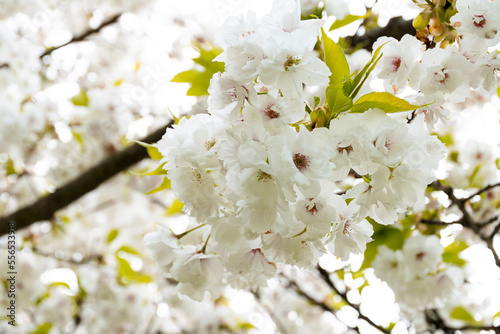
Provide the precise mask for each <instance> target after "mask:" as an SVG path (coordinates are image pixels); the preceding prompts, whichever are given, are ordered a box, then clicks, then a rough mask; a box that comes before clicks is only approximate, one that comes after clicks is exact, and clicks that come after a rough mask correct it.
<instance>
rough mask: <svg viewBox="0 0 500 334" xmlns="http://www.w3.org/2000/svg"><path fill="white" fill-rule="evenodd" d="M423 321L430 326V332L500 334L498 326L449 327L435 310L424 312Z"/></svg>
mask: <svg viewBox="0 0 500 334" xmlns="http://www.w3.org/2000/svg"><path fill="white" fill-rule="evenodd" d="M425 321H426V322H427V323H428V324H429V325H430V327H431V328H430V329H431V330H434V331H435V330H438V329H440V330H442V331H443V332H444V333H445V334H455V333H457V332H458V333H460V332H461V331H465V330H476V331H495V334H500V326H469V325H468V326H462V327H450V326H448V325H447V324H446V322H445V321H444V319H443V318H442V317H441V315H440V314H439V311H438V310H437V309H430V310H426V311H425Z"/></svg>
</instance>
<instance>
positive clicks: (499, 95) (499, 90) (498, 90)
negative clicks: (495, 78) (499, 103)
mask: <svg viewBox="0 0 500 334" xmlns="http://www.w3.org/2000/svg"><path fill="white" fill-rule="evenodd" d="M497 95H498V97H499V98H500V86H498V88H497Z"/></svg>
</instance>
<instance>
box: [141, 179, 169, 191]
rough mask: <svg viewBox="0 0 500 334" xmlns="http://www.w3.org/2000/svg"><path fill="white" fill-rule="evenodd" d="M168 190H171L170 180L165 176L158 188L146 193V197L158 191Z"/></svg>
mask: <svg viewBox="0 0 500 334" xmlns="http://www.w3.org/2000/svg"><path fill="white" fill-rule="evenodd" d="M170 188H171V184H170V180H169V179H168V178H167V177H166V176H165V177H164V178H163V182H162V183H161V184H160V186H159V187H156V188H154V189H153V190H150V191H148V192H147V193H146V195H151V194H154V193H157V192H159V191H163V190H166V189H170Z"/></svg>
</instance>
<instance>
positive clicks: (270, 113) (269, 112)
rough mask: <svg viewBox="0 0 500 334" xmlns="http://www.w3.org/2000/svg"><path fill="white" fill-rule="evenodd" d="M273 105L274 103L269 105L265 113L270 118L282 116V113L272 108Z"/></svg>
mask: <svg viewBox="0 0 500 334" xmlns="http://www.w3.org/2000/svg"><path fill="white" fill-rule="evenodd" d="M271 107H272V105H269V106H267V107H266V109H264V115H266V116H267V117H268V118H270V119H275V118H279V117H280V116H281V115H280V113H279V112H276V111H274V110H272V109H271Z"/></svg>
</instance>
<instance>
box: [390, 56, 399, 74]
mask: <svg viewBox="0 0 500 334" xmlns="http://www.w3.org/2000/svg"><path fill="white" fill-rule="evenodd" d="M391 64H392V66H393V67H394V72H396V71H397V70H398V69H399V67H400V66H401V58H399V57H396V58H394V59H393V60H392V62H391Z"/></svg>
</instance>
